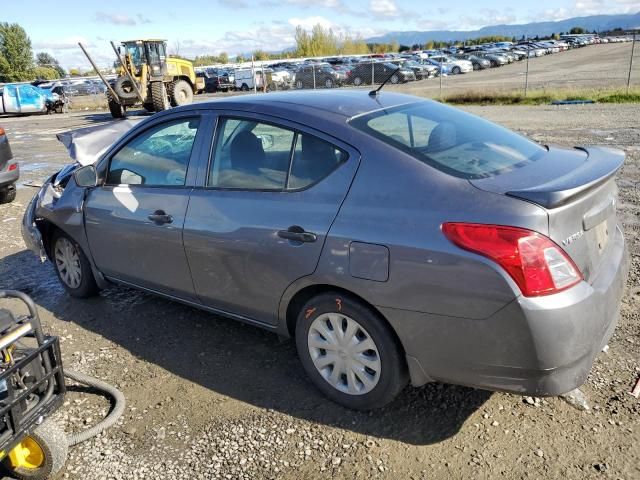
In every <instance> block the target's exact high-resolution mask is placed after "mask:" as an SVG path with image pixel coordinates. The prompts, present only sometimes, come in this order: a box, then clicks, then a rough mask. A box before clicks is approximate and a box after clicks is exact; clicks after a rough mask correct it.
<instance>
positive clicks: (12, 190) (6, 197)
mask: <svg viewBox="0 0 640 480" xmlns="http://www.w3.org/2000/svg"><path fill="white" fill-rule="evenodd" d="M15 199H16V186H15V185H9V186H8V187H5V188H4V189H2V190H0V205H2V204H5V203H11V202H13V201H14V200H15Z"/></svg>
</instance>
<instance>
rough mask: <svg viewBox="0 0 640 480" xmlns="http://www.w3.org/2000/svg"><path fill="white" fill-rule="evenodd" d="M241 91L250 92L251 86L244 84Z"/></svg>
mask: <svg viewBox="0 0 640 480" xmlns="http://www.w3.org/2000/svg"><path fill="white" fill-rule="evenodd" d="M240 90H242V91H243V92H248V91H249V85H247V84H246V83H243V84H242V86H241V87H240Z"/></svg>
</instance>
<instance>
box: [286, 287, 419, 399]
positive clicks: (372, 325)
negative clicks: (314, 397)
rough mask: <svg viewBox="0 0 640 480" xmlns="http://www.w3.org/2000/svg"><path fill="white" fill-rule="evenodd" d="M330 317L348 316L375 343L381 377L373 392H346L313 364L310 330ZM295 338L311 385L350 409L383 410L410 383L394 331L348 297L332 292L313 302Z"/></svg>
mask: <svg viewBox="0 0 640 480" xmlns="http://www.w3.org/2000/svg"><path fill="white" fill-rule="evenodd" d="M326 313H338V314H342V315H345V316H348V317H349V318H351V319H352V320H354V321H355V322H357V323H358V324H359V325H360V327H361V328H363V329H364V330H366V333H368V336H369V338H370V339H371V340H372V341H373V342H374V344H375V347H376V349H377V351H378V354H379V360H380V373H379V378H378V381H377V383H376V385H375V386H374V387H373V389H372V390H370V391H369V392H367V393H362V394H348V393H345V392H342V391H340V390H338V389H337V388H336V387H334V386H333V385H331V384H330V383H329V381H328V380H325V378H324V377H323V376H322V375H321V374H320V372H319V371H318V369H316V367H315V365H314V364H313V359H312V357H311V353H310V352H309V345H308V335H309V330H310V328H311V325H312V324H313V322H314V320H316V318H318V317H319V316H320V315H323V314H326ZM295 336H296V347H297V350H298V356H299V357H300V361H301V362H302V366H303V367H304V369H305V371H306V372H307V375H308V376H309V378H310V379H311V381H312V382H313V383H314V384H315V386H316V387H317V388H318V389H319V390H320V391H321V392H322V393H324V394H325V395H326V396H327V397H329V398H330V399H331V400H333V401H334V402H336V403H339V404H340V405H343V406H345V407H347V408H351V409H354V410H371V409H374V408H380V407H382V406H384V405H386V404H387V403H389V402H391V401H392V400H393V399H394V398H395V397H396V396H397V395H398V393H400V391H401V390H402V389H403V388H404V387H405V386H406V384H407V382H408V373H407V367H406V362H405V358H404V354H403V352H402V349H401V348H400V345H399V343H398V340H397V339H396V336H395V334H394V333H393V331H392V330H391V329H390V327H389V326H388V325H387V323H386V321H385V320H384V319H383V318H382V317H380V315H379V314H378V313H377V312H375V311H374V310H373V309H372V308H370V307H368V306H367V305H365V304H363V303H362V302H360V301H358V300H356V299H354V298H352V297H350V296H348V295H345V294H342V293H337V292H335V293H332V292H328V293H323V294H320V295H317V296H316V297H313V298H312V299H310V300H309V301H308V302H307V303H306V304H305V305H304V307H302V309H301V310H300V312H299V313H298V318H297V323H296V333H295ZM345 378H346V375H345Z"/></svg>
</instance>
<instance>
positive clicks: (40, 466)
mask: <svg viewBox="0 0 640 480" xmlns="http://www.w3.org/2000/svg"><path fill="white" fill-rule="evenodd" d="M67 453H68V445H67V438H66V436H65V434H64V432H63V431H62V430H61V429H60V427H58V426H57V425H56V424H55V423H54V422H53V421H51V420H47V421H45V422H44V423H42V425H40V426H39V427H38V428H36V429H35V430H34V431H33V432H32V433H31V435H29V436H28V437H25V438H24V439H23V440H22V441H21V442H20V443H18V445H16V446H15V447H14V448H13V450H11V452H9V454H8V455H7V458H6V459H5V460H3V466H4V467H5V468H6V469H8V470H9V472H10V474H11V477H12V478H16V479H18V480H45V479H47V478H55V476H56V474H58V472H60V470H61V469H62V467H64V464H65V462H66V461H67Z"/></svg>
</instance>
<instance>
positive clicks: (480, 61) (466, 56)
mask: <svg viewBox="0 0 640 480" xmlns="http://www.w3.org/2000/svg"><path fill="white" fill-rule="evenodd" d="M456 58H457V59H459V60H468V61H470V62H471V64H472V65H473V69H474V70H484V69H485V68H490V67H491V62H490V61H489V59H487V58H482V57H479V56H478V55H473V54H470V53H459V54H457V55H456Z"/></svg>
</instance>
